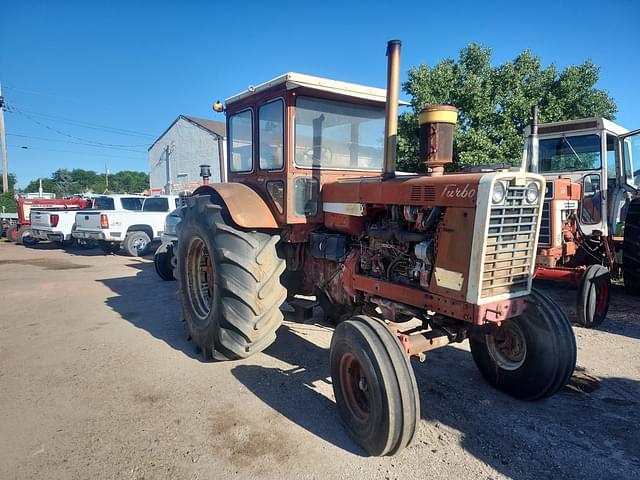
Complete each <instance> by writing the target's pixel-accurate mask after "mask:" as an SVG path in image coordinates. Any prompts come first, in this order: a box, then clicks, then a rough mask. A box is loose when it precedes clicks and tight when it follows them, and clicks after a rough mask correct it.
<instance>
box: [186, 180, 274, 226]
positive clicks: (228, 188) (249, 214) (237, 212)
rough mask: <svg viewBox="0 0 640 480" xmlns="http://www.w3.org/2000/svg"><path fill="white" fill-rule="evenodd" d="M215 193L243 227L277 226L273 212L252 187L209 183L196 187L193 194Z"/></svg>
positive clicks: (236, 221) (240, 184)
mask: <svg viewBox="0 0 640 480" xmlns="http://www.w3.org/2000/svg"><path fill="white" fill-rule="evenodd" d="M215 194H217V195H218V196H219V197H220V198H221V199H222V201H223V202H224V204H225V205H226V207H227V210H228V211H229V215H231V219H232V220H233V221H234V222H235V224H236V225H238V226H239V227H243V228H278V222H277V221H276V219H275V217H274V216H273V213H272V212H271V210H270V209H269V207H268V206H267V204H266V203H265V201H264V200H263V199H262V198H261V197H260V195H258V194H257V193H256V192H255V191H254V190H253V189H252V188H250V187H248V186H246V185H244V184H242V183H211V184H209V185H203V186H201V187H198V188H197V189H196V190H195V191H194V192H193V195H194V196H195V195H215Z"/></svg>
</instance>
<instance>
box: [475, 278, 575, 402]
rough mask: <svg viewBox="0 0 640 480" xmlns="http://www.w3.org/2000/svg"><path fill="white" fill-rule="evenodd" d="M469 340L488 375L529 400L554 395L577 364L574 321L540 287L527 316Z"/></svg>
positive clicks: (499, 386)
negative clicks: (540, 290)
mask: <svg viewBox="0 0 640 480" xmlns="http://www.w3.org/2000/svg"><path fill="white" fill-rule="evenodd" d="M469 343H470V345H471V354H472V356H473V360H474V361H475V363H476V366H477V367H478V369H479V370H480V373H482V375H483V376H484V378H485V379H486V380H487V381H488V382H489V383H490V384H491V385H493V386H494V387H496V388H497V389H498V390H502V391H503V392H505V393H507V394H509V395H511V396H513V397H516V398H520V399H523V400H538V399H542V398H545V397H550V396H551V395H553V394H554V393H556V392H557V391H558V390H560V389H561V388H562V387H564V386H565V384H566V383H567V381H568V380H569V378H570V377H571V375H572V373H573V370H574V368H575V365H576V340H575V336H574V334H573V330H572V329H571V323H570V322H569V320H568V319H567V316H566V315H565V313H564V312H563V311H562V310H561V309H560V307H559V306H558V305H557V304H556V303H555V302H554V301H553V300H551V299H550V298H549V297H547V296H546V295H543V294H542V293H540V292H538V291H536V290H533V291H532V292H531V295H530V296H529V298H528V301H527V309H526V310H525V312H524V313H523V314H522V315H520V316H519V317H517V318H515V319H513V320H508V321H506V322H503V324H502V326H500V327H499V328H498V329H497V331H496V332H495V333H493V334H490V335H484V336H483V338H481V339H478V338H474V337H471V338H470V339H469Z"/></svg>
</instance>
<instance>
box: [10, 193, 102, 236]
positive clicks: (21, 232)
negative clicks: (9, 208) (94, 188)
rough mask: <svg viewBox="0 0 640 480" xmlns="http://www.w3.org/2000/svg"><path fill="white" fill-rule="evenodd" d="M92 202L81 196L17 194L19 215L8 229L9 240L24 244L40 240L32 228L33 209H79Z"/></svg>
mask: <svg viewBox="0 0 640 480" xmlns="http://www.w3.org/2000/svg"><path fill="white" fill-rule="evenodd" d="M32 195H33V194H32ZM90 204H91V203H90V201H89V200H87V199H85V198H80V197H73V198H68V199H62V198H49V197H47V198H40V197H33V196H29V197H26V196H25V197H23V196H20V195H16V207H17V213H18V217H17V221H16V222H15V223H13V224H11V225H10V226H9V228H8V229H7V231H6V236H7V240H10V241H12V242H16V243H24V244H31V243H35V242H37V241H38V239H37V238H35V237H34V236H33V232H32V229H31V217H30V214H31V210H35V209H38V210H59V209H68V210H78V209H82V208H86V207H87V205H90Z"/></svg>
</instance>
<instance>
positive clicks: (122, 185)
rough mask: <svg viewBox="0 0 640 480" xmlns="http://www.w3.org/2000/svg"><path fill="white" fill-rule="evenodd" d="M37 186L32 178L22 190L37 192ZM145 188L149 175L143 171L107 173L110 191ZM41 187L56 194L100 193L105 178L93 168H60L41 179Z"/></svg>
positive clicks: (121, 191) (129, 190)
mask: <svg viewBox="0 0 640 480" xmlns="http://www.w3.org/2000/svg"><path fill="white" fill-rule="evenodd" d="M38 188H39V183H38V180H33V181H32V182H31V183H29V185H27V186H26V188H25V189H24V191H25V192H37V191H38ZM147 188H149V175H148V174H146V173H144V172H133V171H127V170H125V171H122V172H118V173H115V174H113V175H109V189H108V191H109V192H110V193H140V192H142V191H143V190H145V189H147ZM42 189H43V190H44V191H45V192H51V193H55V194H56V196H64V195H71V194H74V193H85V192H95V193H102V192H104V191H105V178H104V175H103V174H99V173H96V172H94V171H93V170H83V169H81V168H75V169H73V170H67V169H64V168H62V169H59V170H56V171H55V172H53V173H52V174H51V177H50V178H47V179H42Z"/></svg>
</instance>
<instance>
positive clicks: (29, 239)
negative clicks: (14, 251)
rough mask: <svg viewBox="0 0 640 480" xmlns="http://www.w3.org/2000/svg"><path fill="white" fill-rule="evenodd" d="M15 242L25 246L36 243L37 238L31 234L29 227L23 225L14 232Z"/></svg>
mask: <svg viewBox="0 0 640 480" xmlns="http://www.w3.org/2000/svg"><path fill="white" fill-rule="evenodd" d="M16 243H18V244H20V245H24V246H25V247H30V246H32V245H35V244H36V243H38V239H37V238H35V237H34V236H33V231H32V230H31V227H30V226H28V225H24V226H22V227H20V229H19V230H18V232H17V233H16Z"/></svg>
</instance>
